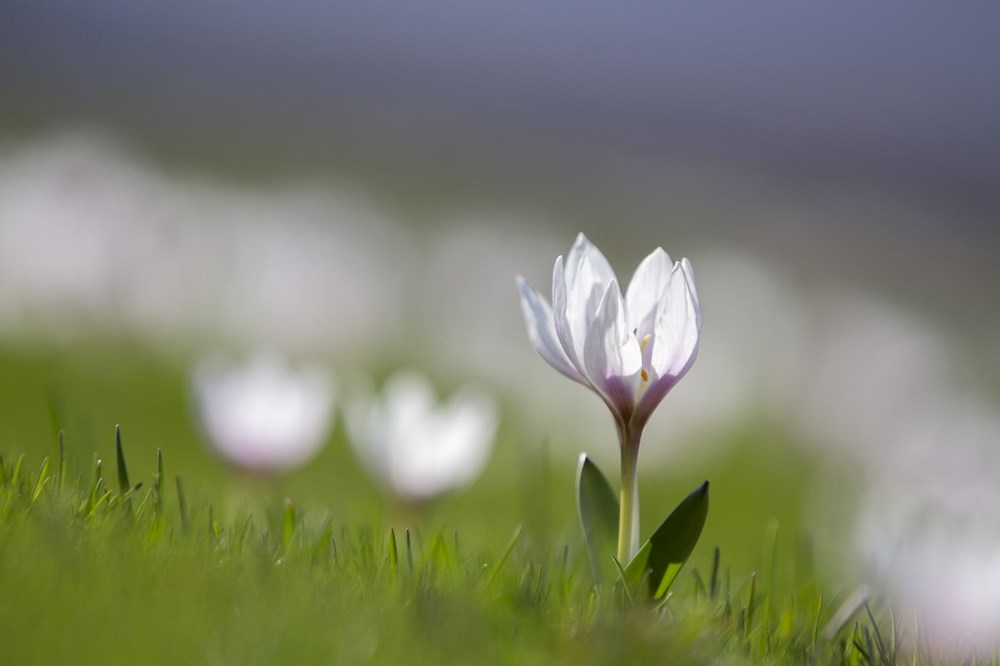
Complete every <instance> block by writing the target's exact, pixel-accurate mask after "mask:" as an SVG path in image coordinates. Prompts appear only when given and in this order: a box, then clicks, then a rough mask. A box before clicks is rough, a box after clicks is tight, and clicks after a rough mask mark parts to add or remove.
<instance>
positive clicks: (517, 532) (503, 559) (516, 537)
mask: <svg viewBox="0 0 1000 666" xmlns="http://www.w3.org/2000/svg"><path fill="white" fill-rule="evenodd" d="M523 531H524V525H518V526H517V527H516V528H514V534H512V535H511V537H510V541H508V542H507V547H506V548H505V549H504V551H503V555H501V556H500V559H499V560H498V561H497V564H496V566H495V567H494V568H493V572H492V573H491V574H490V577H489V580H487V581H486V587H489V586H490V585H492V584H493V581H494V580H496V577H497V576H498V575H500V570H501V569H503V565H504V564H506V563H507V558H509V557H510V554H511V553H512V552H514V546H516V545H517V542H518V541H520V539H521V532H523Z"/></svg>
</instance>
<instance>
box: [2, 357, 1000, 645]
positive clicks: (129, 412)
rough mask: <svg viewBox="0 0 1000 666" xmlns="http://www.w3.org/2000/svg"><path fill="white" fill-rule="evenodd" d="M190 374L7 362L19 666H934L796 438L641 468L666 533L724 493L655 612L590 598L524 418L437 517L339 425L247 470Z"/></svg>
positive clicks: (63, 361)
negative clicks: (395, 487)
mask: <svg viewBox="0 0 1000 666" xmlns="http://www.w3.org/2000/svg"><path fill="white" fill-rule="evenodd" d="M185 368H186V366H185V365H184V364H183V363H182V362H180V361H179V360H177V359H169V358H165V357H153V356H150V355H148V354H144V353H142V352H141V351H139V350H137V349H130V348H129V346H128V345H123V346H120V347H116V348H111V347H94V346H92V347H89V348H87V349H84V350H81V349H78V348H73V349H67V350H63V351H51V350H50V351H44V352H42V351H37V350H35V351H32V350H30V349H27V348H9V349H8V350H7V352H6V353H4V354H3V356H2V358H0V376H2V377H3V381H2V382H0V404H2V405H3V411H2V414H3V420H2V422H0V455H2V459H3V467H2V471H0V598H2V599H3V603H2V604H0V614H2V616H0V627H2V629H0V632H2V636H0V638H2V645H3V647H2V650H3V653H4V655H5V657H4V662H5V663H12V664H29V663H100V662H103V663H126V662H135V661H138V662H141V663H170V664H178V663H192V664H195V663H227V664H229V663H367V662H370V661H377V662H385V663H388V662H398V663H441V662H449V663H464V662H473V661H475V662H487V663H501V662H502V663H647V662H648V663H681V664H683V663H720V662H721V663H836V664H840V663H846V664H865V663H891V662H892V661H893V660H894V659H895V660H897V661H899V662H900V663H902V660H904V659H906V660H907V663H909V662H910V660H912V659H918V661H920V659H921V658H923V659H927V658H929V657H928V653H926V651H925V652H924V653H920V652H914V650H913V646H914V645H915V641H916V640H917V638H918V636H916V635H915V633H914V631H913V628H912V623H907V622H906V621H905V620H904V619H901V618H893V617H890V615H889V606H888V605H886V604H885V603H884V602H883V601H882V600H881V599H880V598H879V597H878V595H873V597H872V600H871V604H870V611H871V613H872V615H873V616H874V617H875V618H877V619H878V623H877V626H878V627H879V631H876V629H875V627H876V625H875V624H873V623H872V618H871V617H869V615H868V611H866V609H865V607H864V605H863V604H861V605H859V604H857V603H855V602H854V601H852V600H851V599H849V597H850V595H851V593H852V591H854V590H855V588H856V587H857V585H858V583H859V582H860V581H859V579H858V578H856V577H855V575H854V574H852V573H850V571H849V569H848V568H847V567H845V566H843V563H842V562H838V561H837V559H836V558H835V557H830V556H825V555H824V553H823V550H824V549H822V548H817V547H815V544H814V541H813V539H812V537H813V534H812V533H811V530H810V529H809V527H808V525H807V524H806V517H805V516H804V514H803V511H804V508H803V507H804V505H805V504H806V503H807V501H808V498H809V489H810V487H811V485H812V484H813V483H814V482H815V480H816V479H817V478H818V474H819V470H818V469H817V468H816V467H815V465H814V464H811V463H810V461H809V460H808V459H806V458H805V457H801V456H794V455H789V454H788V451H789V450H793V449H789V448H788V447H787V441H786V440H787V438H788V437H790V436H791V435H789V434H788V433H783V432H782V431H781V429H780V428H779V427H777V426H775V425H774V424H768V423H756V424H752V423H748V424H746V425H745V427H743V428H740V429H737V430H736V431H734V432H733V433H732V434H731V437H732V439H733V441H732V442H729V443H728V444H729V447H730V448H729V450H730V451H731V453H729V454H728V455H726V456H724V457H722V458H721V459H714V460H711V461H707V462H705V463H704V464H703V466H697V467H698V468H697V469H691V466H685V467H684V468H683V473H678V474H677V475H671V474H669V473H667V472H664V471H662V470H659V471H658V473H656V474H654V475H643V477H642V486H641V488H642V503H643V506H644V508H645V509H647V510H646V511H645V518H646V519H647V520H645V521H644V522H643V534H644V535H645V534H648V533H649V532H650V531H651V530H652V529H653V528H654V527H655V524H653V523H652V522H648V523H647V521H650V520H653V519H655V518H656V517H657V515H663V514H664V513H665V512H666V511H667V510H668V509H669V507H671V506H673V505H674V504H675V503H676V502H677V501H678V500H679V499H680V498H681V497H683V496H684V495H685V494H686V493H687V491H688V490H690V488H692V487H694V486H696V485H697V484H699V483H700V482H701V481H702V480H703V479H704V478H709V479H711V481H712V496H711V511H710V514H709V520H708V523H707V526H706V529H705V532H704V534H703V537H702V540H701V542H700V543H699V545H698V547H697V548H696V550H695V552H694V555H693V556H692V559H691V561H690V562H689V564H688V565H687V567H686V568H685V569H684V570H683V571H682V572H681V575H680V577H679V578H678V581H677V583H676V584H675V586H674V587H673V588H672V590H671V597H670V598H669V599H668V601H667V603H665V604H664V605H662V606H661V607H656V608H654V607H652V606H649V605H648V604H646V603H643V602H642V601H641V600H637V601H636V602H635V603H633V602H632V600H630V598H629V595H628V594H627V593H626V592H625V591H624V590H622V588H621V587H620V586H617V587H614V586H605V587H604V588H596V587H595V586H594V585H593V583H592V580H591V574H590V568H589V565H588V563H587V560H586V552H585V550H584V547H583V540H582V537H581V536H580V533H579V527H578V525H577V523H576V517H575V513H574V512H575V508H574V503H573V493H572V486H573V471H574V469H573V468H574V458H575V456H574V455H573V454H572V453H571V452H570V450H569V447H568V446H566V445H565V443H559V442H550V443H549V445H548V447H547V448H543V447H542V446H541V445H539V444H537V442H538V441H539V439H540V435H539V434H537V433H531V432H515V431H514V427H505V428H503V429H502V430H501V434H500V438H499V441H498V443H497V448H496V451H495V454H494V458H493V460H492V462H491V464H490V467H489V468H488V469H487V472H486V473H485V475H484V476H483V478H482V479H481V481H480V482H479V483H477V484H476V485H475V486H474V487H472V488H471V489H469V490H468V491H465V492H461V493H456V494H454V495H452V496H449V497H446V498H444V499H443V500H442V501H440V502H439V503H437V504H434V505H430V506H423V507H407V506H400V505H398V504H395V503H393V502H392V501H390V500H388V499H387V498H386V497H384V496H383V495H382V494H381V493H380V492H379V490H378V488H377V487H376V486H374V485H373V484H372V483H371V482H370V481H369V480H368V479H367V478H366V477H365V476H364V475H363V474H362V473H360V470H359V468H358V466H357V464H356V463H355V462H354V461H353V460H352V458H351V455H350V452H349V449H348V447H347V445H346V442H345V441H344V438H345V434H344V431H343V428H342V427H340V426H338V428H337V429H336V431H335V433H334V435H333V436H332V438H331V441H329V442H328V445H327V446H326V448H325V450H324V452H323V453H322V454H321V456H320V457H319V459H318V460H317V461H316V462H315V463H314V464H312V465H311V466H309V467H307V468H306V469H304V470H303V471H301V472H299V473H296V474H294V475H292V476H290V477H287V478H281V479H267V478H249V477H246V476H240V475H237V474H234V473H232V472H231V471H230V470H228V469H227V468H226V467H225V466H223V465H222V464H221V463H219V462H218V461H216V460H215V459H214V458H212V457H211V455H210V454H208V453H207V452H206V450H205V449H204V447H203V446H202V445H201V443H200V442H199V438H198V435H197V432H196V429H195V428H194V427H193V425H192V419H191V417H190V413H189V412H190V407H189V404H188V401H189V397H188V394H187V393H188V388H187V373H186V369H185ZM508 420H509V421H511V422H514V421H515V419H513V418H512V419H508ZM118 423H120V424H121V427H122V443H123V449H122V450H123V453H124V459H125V461H126V463H127V468H122V467H121V466H120V464H119V462H118V460H117V454H116V449H115V425H116V424H118ZM60 431H62V432H63V433H64V440H63V442H64V445H63V447H62V448H60V446H59V443H58V442H59V436H58V433H59V432H60ZM610 431H611V428H610V425H609V435H610ZM692 445H696V443H692ZM158 451H159V452H160V453H159V454H158ZM158 455H161V456H162V457H160V458H159V460H161V461H162V472H161V471H160V470H159V469H158ZM98 460H100V463H99V465H100V466H99V467H98V462H97V461H98ZM126 469H127V472H126ZM126 474H127V480H126V478H125V476H126ZM825 474H830V472H829V471H826V472H825ZM140 484H141V485H140ZM123 491H124V492H123ZM849 501H850V498H849V497H848V498H845V502H849ZM810 544H813V545H810ZM716 547H718V549H719V553H720V554H721V556H720V558H719V564H718V565H716V564H715V556H716V555H715V548H716ZM845 602H846V603H847V607H846V609H845V608H843V605H844V603H845ZM838 610H840V611H844V612H843V613H841V614H840V616H839V617H835V616H837V615H838ZM850 611H853V612H850ZM893 655H895V657H894V656H893ZM921 663H923V662H922V661H921ZM991 663H992V662H991Z"/></svg>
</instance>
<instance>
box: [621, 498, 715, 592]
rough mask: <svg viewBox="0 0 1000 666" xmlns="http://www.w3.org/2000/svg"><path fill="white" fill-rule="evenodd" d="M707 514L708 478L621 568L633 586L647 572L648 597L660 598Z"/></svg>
mask: <svg viewBox="0 0 1000 666" xmlns="http://www.w3.org/2000/svg"><path fill="white" fill-rule="evenodd" d="M707 517H708V481H706V482H705V483H703V484H701V485H700V486H698V487H697V488H696V489H695V490H694V491H693V492H692V493H691V494H690V495H688V496H687V497H685V498H684V500H683V501H682V502H681V503H680V504H678V505H677V508H676V509H674V510H673V511H672V512H671V514H670V515H669V516H667V519H666V520H664V521H663V523H662V524H661V525H660V527H659V528H657V530H656V532H654V533H653V536H651V537H650V538H649V541H647V542H646V543H645V544H643V546H642V548H640V549H639V552H638V554H636V556H635V557H634V558H633V559H632V561H631V562H629V563H628V566H627V567H625V573H626V576H627V578H628V581H629V583H630V584H631V585H632V586H633V589H637V588H638V586H639V584H640V583H641V582H642V579H643V576H644V575H646V573H647V572H648V574H649V575H648V578H647V584H648V588H647V590H648V594H649V598H650V599H654V600H655V599H660V598H662V597H663V595H665V594H666V593H667V590H668V589H670V585H671V584H672V583H673V582H674V580H675V579H676V578H677V574H678V573H680V570H681V568H682V567H683V566H684V563H685V562H687V560H688V558H689V557H690V556H691V552H692V551H693V550H694V547H695V544H697V543H698V538H699V537H700V536H701V530H702V528H703V527H704V526H705V518H707Z"/></svg>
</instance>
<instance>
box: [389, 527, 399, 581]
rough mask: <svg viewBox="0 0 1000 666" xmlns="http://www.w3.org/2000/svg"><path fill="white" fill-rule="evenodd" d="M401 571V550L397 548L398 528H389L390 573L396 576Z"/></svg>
mask: <svg viewBox="0 0 1000 666" xmlns="http://www.w3.org/2000/svg"><path fill="white" fill-rule="evenodd" d="M397 571H399V552H398V551H397V550H396V530H394V529H392V528H391V527H390V528H389V573H390V574H392V577H393V578H395V577H396V572H397Z"/></svg>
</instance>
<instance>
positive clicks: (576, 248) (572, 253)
mask: <svg viewBox="0 0 1000 666" xmlns="http://www.w3.org/2000/svg"><path fill="white" fill-rule="evenodd" d="M584 257H586V258H587V259H589V261H590V267H591V270H592V272H593V275H594V278H593V279H596V281H598V282H599V283H600V284H601V285H602V286H603V288H602V289H601V294H602V295H603V294H604V289H606V288H607V286H608V283H610V282H611V281H612V280H614V279H615V271H614V270H613V269H612V268H611V263H610V262H608V259H607V257H605V256H604V253H602V252H601V251H600V250H599V249H597V246H596V245H594V244H593V243H591V242H590V240H589V239H588V238H587V237H586V236H584V235H583V233H582V232H581V233H579V234H577V237H576V241H574V242H573V247H571V248H570V250H569V254H568V255H566V284H567V285H569V286H570V287H571V288H572V285H573V284H575V283H576V281H577V277H578V274H579V270H580V265H581V263H582V262H583V259H584Z"/></svg>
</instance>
